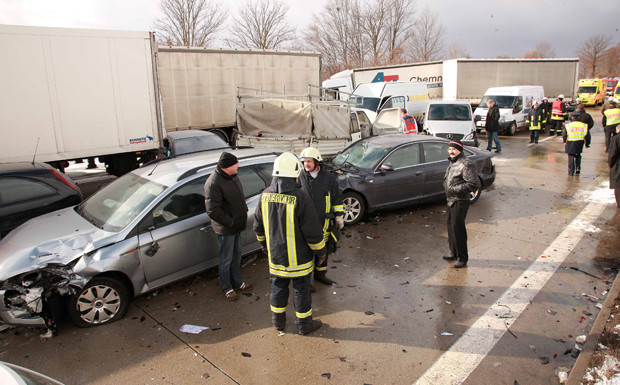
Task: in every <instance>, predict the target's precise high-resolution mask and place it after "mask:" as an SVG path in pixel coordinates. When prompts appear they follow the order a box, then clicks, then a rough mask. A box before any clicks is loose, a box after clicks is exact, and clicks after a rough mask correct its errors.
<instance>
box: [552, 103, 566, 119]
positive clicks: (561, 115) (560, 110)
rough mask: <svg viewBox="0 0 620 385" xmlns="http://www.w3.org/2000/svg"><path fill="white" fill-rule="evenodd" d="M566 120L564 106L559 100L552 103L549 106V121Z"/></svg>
mask: <svg viewBox="0 0 620 385" xmlns="http://www.w3.org/2000/svg"><path fill="white" fill-rule="evenodd" d="M565 119H566V104H564V102H562V101H561V100H560V99H558V100H556V101H555V102H553V104H552V105H551V120H565Z"/></svg>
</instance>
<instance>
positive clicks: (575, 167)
mask: <svg viewBox="0 0 620 385" xmlns="http://www.w3.org/2000/svg"><path fill="white" fill-rule="evenodd" d="M579 106H580V107H582V108H583V109H582V110H579V108H580V107H577V111H575V112H573V113H572V114H571V116H570V120H571V122H570V123H568V124H566V125H564V129H562V140H563V141H564V143H566V145H565V146H564V152H565V153H567V154H568V175H579V174H581V153H582V152H583V145H584V144H585V145H586V147H590V129H591V128H592V126H594V120H593V119H592V116H590V114H588V113H586V112H585V107H583V104H580V105H579Z"/></svg>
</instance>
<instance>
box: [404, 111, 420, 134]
mask: <svg viewBox="0 0 620 385" xmlns="http://www.w3.org/2000/svg"><path fill="white" fill-rule="evenodd" d="M403 133H404V134H417V133H418V122H416V120H415V119H414V118H413V117H412V116H409V115H405V116H403Z"/></svg>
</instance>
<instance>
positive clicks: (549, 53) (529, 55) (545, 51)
mask: <svg viewBox="0 0 620 385" xmlns="http://www.w3.org/2000/svg"><path fill="white" fill-rule="evenodd" d="M523 57H524V58H525V59H545V58H550V57H555V51H554V50H553V48H551V44H549V43H547V42H546V41H544V42H541V43H538V44H537V45H536V47H534V49H531V50H529V51H527V52H526V53H524V54H523Z"/></svg>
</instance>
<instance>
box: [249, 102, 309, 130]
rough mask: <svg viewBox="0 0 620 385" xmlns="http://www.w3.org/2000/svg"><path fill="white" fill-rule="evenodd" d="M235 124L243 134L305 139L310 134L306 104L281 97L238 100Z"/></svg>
mask: <svg viewBox="0 0 620 385" xmlns="http://www.w3.org/2000/svg"><path fill="white" fill-rule="evenodd" d="M237 127H238V128H239V131H241V132H242V133H243V134H244V135H258V134H261V135H265V136H270V137H273V136H283V137H289V138H292V137H296V138H309V137H310V136H311V135H312V116H311V113H310V103H309V102H307V101H298V100H285V99H262V100H260V101H247V102H243V103H239V104H238V105H237Z"/></svg>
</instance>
